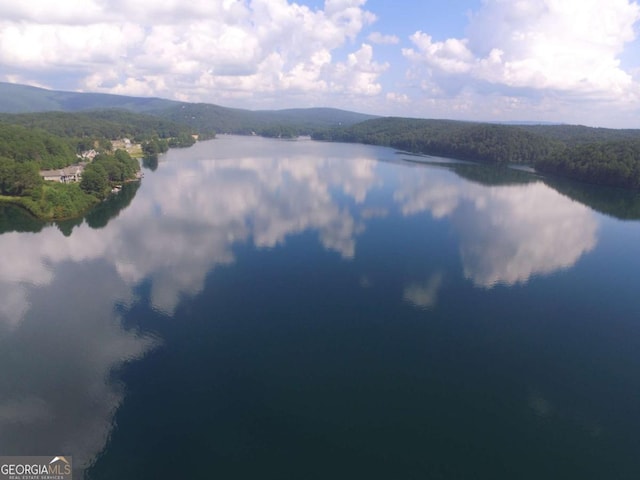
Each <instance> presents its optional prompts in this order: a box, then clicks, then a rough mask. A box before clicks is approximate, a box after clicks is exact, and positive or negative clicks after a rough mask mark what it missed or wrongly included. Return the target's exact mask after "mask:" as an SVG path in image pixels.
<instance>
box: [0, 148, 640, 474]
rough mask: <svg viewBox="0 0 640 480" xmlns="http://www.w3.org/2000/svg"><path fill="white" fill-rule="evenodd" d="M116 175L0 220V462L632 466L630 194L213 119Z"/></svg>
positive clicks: (206, 469)
mask: <svg viewBox="0 0 640 480" xmlns="http://www.w3.org/2000/svg"><path fill="white" fill-rule="evenodd" d="M416 160H417V161H416ZM123 193H125V194H126V192H123ZM130 193H131V195H130V197H129V198H127V199H126V201H125V200H122V199H121V200H116V199H113V200H111V201H110V202H111V203H110V204H109V205H105V206H104V208H103V211H101V212H98V213H97V214H94V215H93V217H90V218H87V219H86V220H84V221H82V222H75V223H73V222H72V223H71V224H64V225H61V226H56V225H39V226H38V225H36V226H34V225H33V224H32V223H30V222H29V221H28V220H25V218H22V217H20V215H17V214H16V212H15V211H9V210H5V211H3V212H1V213H0V215H1V216H3V217H2V218H0V226H2V229H1V231H2V232H4V233H2V235H0V252H2V256H3V260H2V269H1V271H0V454H23V455H49V454H51V455H54V454H55V455H58V454H67V455H72V456H73V459H74V465H75V466H76V467H78V469H77V475H78V477H79V478H81V477H82V476H83V475H84V476H85V477H87V478H90V479H96V480H97V479H119V480H125V479H162V478H182V479H187V478H188V479H200V478H202V479H210V478H220V479H256V478H261V479H327V478H349V479H353V478H380V479H413V478H416V479H418V478H419V479H425V478H429V479H501V478H504V479H542V478H549V479H551V478H579V479H591V478H593V479H632V478H638V475H639V474H640V455H638V452H639V451H640V435H639V434H640V324H639V321H640V290H639V288H638V287H639V285H640V282H639V280H640V222H639V221H638V219H637V217H639V216H638V215H636V214H635V213H634V212H637V211H638V208H637V207H636V205H638V204H640V201H639V199H638V195H637V194H632V193H623V192H615V193H614V194H611V193H610V192H609V191H607V190H602V189H597V188H593V187H587V186H581V185H572V184H566V183H565V182H560V181H557V180H550V179H543V178H539V177H537V176H535V175H531V174H528V173H523V172H514V171H511V170H501V169H494V168H490V167H486V166H480V165H470V164H464V163H458V162H453V161H450V160H446V159H439V158H432V157H424V158H418V157H413V156H407V155H403V154H400V153H397V152H395V151H393V150H391V149H385V148H379V147H370V146H363V145H343V144H326V143H318V142H312V141H305V140H299V141H280V140H266V139H261V138H253V137H248V138H247V137H228V136H221V137H220V138H218V139H216V140H214V141H209V142H202V143H199V144H197V145H195V146H194V147H192V148H190V149H185V150H175V151H174V150H172V151H170V152H169V153H168V154H167V155H166V156H164V157H161V161H160V164H159V167H158V169H157V170H156V171H154V172H150V171H147V172H146V173H145V178H144V179H143V181H142V184H141V186H140V187H139V189H138V190H137V191H132V192H130ZM134 194H135V195H134ZM120 195H122V194H120ZM612 199H615V201H614V200H612ZM578 200H579V201H578ZM581 202H582V203H581ZM63 232H64V234H63Z"/></svg>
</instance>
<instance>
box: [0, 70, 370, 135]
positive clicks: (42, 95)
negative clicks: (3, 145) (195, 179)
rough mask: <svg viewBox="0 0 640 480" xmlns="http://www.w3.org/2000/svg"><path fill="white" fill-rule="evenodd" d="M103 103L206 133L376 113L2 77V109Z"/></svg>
mask: <svg viewBox="0 0 640 480" xmlns="http://www.w3.org/2000/svg"><path fill="white" fill-rule="evenodd" d="M102 109H120V110H128V111H131V112H135V113H146V114H149V115H154V116H157V117H161V118H164V119H167V120H172V121H175V122H179V123H182V124H186V125H188V126H190V127H191V128H193V129H194V130H196V131H198V132H203V133H208V132H214V131H215V132H218V133H251V132H253V131H263V130H265V129H274V128H281V129H291V128H293V129H295V130H296V132H295V133H312V132H313V131H315V130H317V129H321V128H327V127H334V126H347V125H353V124H355V123H358V122H362V121H365V120H370V119H373V118H376V117H375V116H373V115H366V114H362V113H356V112H350V111H346V110H340V109H335V108H296V109H286V110H244V109H237V108H227V107H223V106H220V105H214V104H208V103H189V102H178V101H174V100H166V99H162V98H146V97H129V96H124V95H111V94H105V93H81V92H64V91H56V90H47V89H44V88H38V87H32V86H28V85H19V84H14V83H5V82H0V112H4V113H34V112H47V111H61V112H80V111H90V110H102Z"/></svg>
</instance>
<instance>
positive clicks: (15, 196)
mask: <svg viewBox="0 0 640 480" xmlns="http://www.w3.org/2000/svg"><path fill="white" fill-rule="evenodd" d="M123 138H131V139H133V140H134V142H141V145H142V147H143V150H144V152H145V153H146V154H147V155H157V153H160V152H162V151H166V150H167V149H168V148H170V147H172V148H176V147H188V146H190V145H193V143H194V142H195V140H194V138H193V136H192V135H191V130H190V128H189V127H187V126H184V125H179V124H176V123H174V122H172V121H170V120H165V119H160V118H157V117H153V116H149V115H142V114H136V113H132V112H127V111H121V110H107V111H92V112H79V113H64V112H44V113H31V114H3V115H0V200H1V201H3V202H11V203H15V204H17V205H20V206H22V207H23V208H26V209H27V210H29V211H30V212H31V213H32V214H33V215H35V216H37V217H39V218H43V219H63V218H70V217H76V216H78V215H80V214H81V213H82V212H84V211H86V210H88V209H89V208H91V207H92V206H93V205H95V204H97V203H98V202H100V201H101V200H103V199H104V198H106V196H107V195H108V193H109V192H110V191H111V189H112V187H113V186H114V185H120V184H122V183H123V182H126V181H129V180H132V179H135V178H136V176H137V173H138V171H139V169H140V166H139V163H138V161H137V160H135V159H133V158H132V157H131V156H130V154H129V153H128V152H126V151H125V150H121V149H120V150H119V149H116V150H115V151H112V150H113V149H112V140H119V139H123ZM87 150H95V151H97V152H99V153H98V154H97V155H96V156H95V157H94V158H93V161H92V162H91V163H88V164H87V165H86V166H84V167H82V166H80V167H78V168H83V169H84V171H83V172H82V181H81V182H79V183H69V184H63V183H58V182H53V181H44V180H43V179H42V177H41V173H40V172H41V171H45V170H53V171H56V170H58V169H62V168H64V167H67V166H70V165H74V164H76V163H77V162H78V161H79V158H78V154H80V153H82V152H83V151H87Z"/></svg>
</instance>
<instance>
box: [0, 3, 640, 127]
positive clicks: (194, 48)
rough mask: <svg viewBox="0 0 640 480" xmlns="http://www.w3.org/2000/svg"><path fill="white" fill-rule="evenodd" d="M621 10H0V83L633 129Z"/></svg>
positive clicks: (218, 6) (630, 65) (184, 6)
mask: <svg viewBox="0 0 640 480" xmlns="http://www.w3.org/2000/svg"><path fill="white" fill-rule="evenodd" d="M639 28H640V6H639V5H638V3H637V1H635V0H633V1H632V0H449V1H447V2H442V1H432V0H422V1H419V0H407V1H402V2H389V1H388V0H326V1H321V0H300V1H298V2H297V3H296V2H292V1H288V0H191V1H190V2H187V3H185V2H183V1H180V0H163V2H157V1H156V0H106V1H104V0H73V1H71V0H63V1H61V2H51V1H50V0H32V1H30V2H6V1H5V2H3V1H2V0H0V81H9V82H15V83H26V84H31V85H37V86H42V87H46V88H55V89H63V90H73V91H92V92H105V93H118V94H125V95H137V96H159V97H164V98H172V99H178V100H186V101H202V102H210V103H217V104H221V105H225V106H232V107H240V108H250V109H265V108H270V109H271V108H290V107H312V106H329V107H340V108H345V109H350V110H356V111H362V112H368V113H374V114H380V115H398V116H412V117H425V118H455V119H466V120H485V121H522V120H528V121H548V122H565V123H579V124H586V125H594V126H610V127H629V128H631V127H633V128H639V127H640V47H639V41H638V33H639Z"/></svg>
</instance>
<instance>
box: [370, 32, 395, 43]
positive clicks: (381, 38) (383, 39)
mask: <svg viewBox="0 0 640 480" xmlns="http://www.w3.org/2000/svg"><path fill="white" fill-rule="evenodd" d="M367 40H369V41H370V42H371V43H376V44H378V45H397V44H398V43H400V39H399V38H398V37H397V36H395V35H384V34H382V33H380V32H373V33H371V34H369V36H368V37H367Z"/></svg>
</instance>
